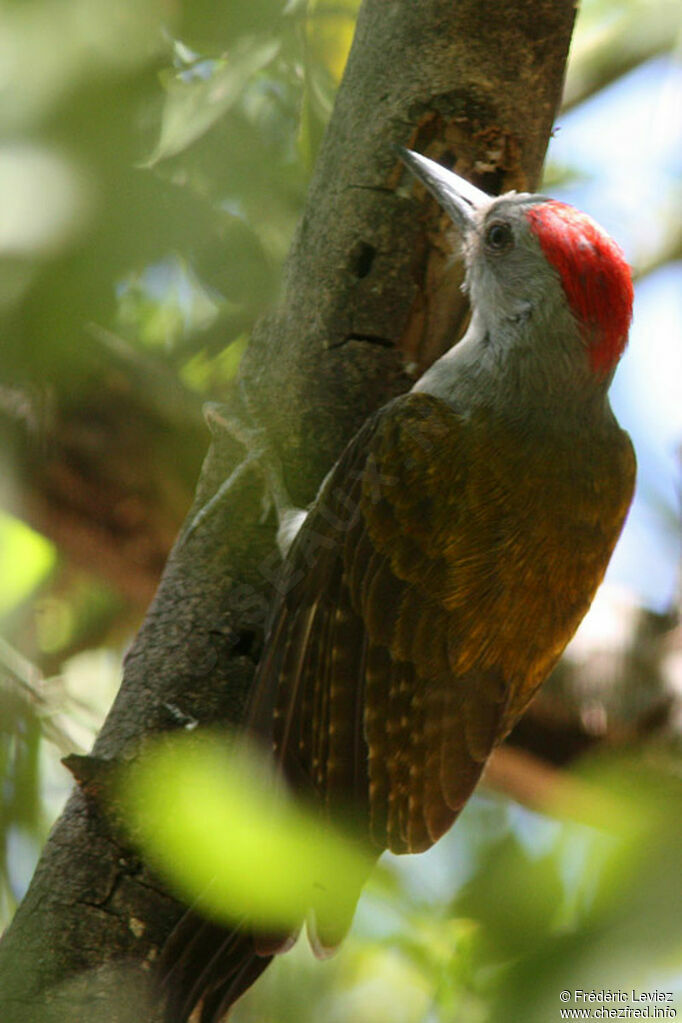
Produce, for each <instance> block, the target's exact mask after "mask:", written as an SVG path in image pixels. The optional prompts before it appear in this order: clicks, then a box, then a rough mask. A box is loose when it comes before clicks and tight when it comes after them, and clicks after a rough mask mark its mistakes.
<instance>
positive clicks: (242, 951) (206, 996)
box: [158, 910, 272, 1023]
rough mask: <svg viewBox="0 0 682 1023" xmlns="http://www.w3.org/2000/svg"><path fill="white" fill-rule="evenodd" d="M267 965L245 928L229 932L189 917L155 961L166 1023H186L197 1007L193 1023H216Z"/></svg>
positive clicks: (269, 956)
mask: <svg viewBox="0 0 682 1023" xmlns="http://www.w3.org/2000/svg"><path fill="white" fill-rule="evenodd" d="M271 960H272V954H266V955H263V954H262V953H261V952H259V951H257V948H256V943H255V940H254V936H253V935H252V933H251V931H250V929H249V928H248V927H245V926H243V925H237V926H235V927H234V928H232V929H227V928H225V927H223V926H221V925H220V924H217V923H212V922H211V921H208V920H205V919H204V918H202V917H200V916H199V915H198V914H197V913H195V912H193V911H192V910H190V911H188V912H187V913H185V914H184V916H183V917H182V919H181V920H180V922H179V923H178V925H177V927H176V928H175V930H174V931H173V933H172V934H171V936H170V938H169V939H168V941H167V942H166V945H165V947H164V950H163V954H162V956H161V959H160V961H159V972H158V975H159V977H160V981H161V989H162V997H163V999H164V1002H165V1016H164V1020H165V1023H187V1021H188V1020H189V1018H190V1016H191V1015H192V1013H193V1012H194V1010H195V1008H196V1007H197V1005H199V1004H200V1005H201V1008H200V1010H199V1015H198V1016H195V1017H193V1018H194V1019H196V1020H197V1023H219V1021H221V1020H222V1019H223V1018H224V1017H225V1014H226V1013H227V1011H228V1009H229V1008H230V1006H231V1005H233V1004H234V1002H236V1001H237V999H238V998H239V997H240V996H241V995H242V994H244V992H245V991H246V990H247V989H248V988H249V987H250V986H251V985H252V984H253V983H254V981H255V980H256V979H257V978H258V977H259V976H260V974H261V973H262V972H263V970H265V968H266V967H267V966H268V964H269V963H270V961H271Z"/></svg>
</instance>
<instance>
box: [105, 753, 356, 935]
mask: <svg viewBox="0 0 682 1023" xmlns="http://www.w3.org/2000/svg"><path fill="white" fill-rule="evenodd" d="M183 740H184V741H183ZM230 745H231V744H230V740H229V739H228V738H227V737H223V738H220V737H212V738H209V737H207V736H205V735H204V736H200V737H198V738H193V737H189V736H183V737H181V738H180V739H176V740H175V741H165V742H163V743H160V744H159V745H157V746H155V747H152V748H150V749H149V750H148V752H146V753H145V754H144V755H143V756H142V757H141V759H140V760H139V761H138V762H136V763H135V765H134V766H132V767H130V768H129V770H128V771H127V772H126V776H125V779H124V783H123V785H122V787H121V794H122V800H123V804H124V807H126V808H127V814H128V817H129V821H130V827H131V831H132V833H133V836H134V838H135V840H136V841H137V842H138V843H139V844H140V845H141V847H142V849H143V851H144V852H145V853H146V854H147V856H148V857H149V860H150V862H151V863H153V864H154V865H155V867H156V868H157V869H158V870H159V871H160V872H161V873H162V874H163V875H164V876H165V877H167V878H168V880H169V881H170V882H171V884H172V885H173V886H174V887H175V888H176V889H177V891H178V892H179V893H181V894H182V895H183V896H184V897H185V898H187V899H189V900H191V901H192V902H194V901H195V900H198V901H199V903H200V905H201V907H202V910H203V911H205V912H206V913H208V914H209V915H211V916H213V917H215V918H217V919H219V920H221V921H225V922H230V921H236V920H239V919H241V918H242V917H244V916H246V917H248V918H249V919H250V920H251V921H254V922H256V923H257V924H260V925H261V926H263V927H266V928H275V929H282V930H285V931H286V930H290V929H295V928H297V927H298V926H299V925H300V923H301V922H302V920H303V919H304V918H305V916H306V914H307V911H308V909H309V908H310V907H311V906H315V907H316V909H317V912H318V914H320V915H321V916H322V917H323V919H324V920H325V922H327V923H329V922H330V921H331V924H330V926H333V924H334V919H335V917H336V918H338V923H339V927H342V926H344V925H345V923H346V922H347V920H348V918H349V916H352V910H353V907H354V903H355V898H356V896H357V894H358V892H359V889H360V887H361V885H362V884H363V883H364V880H365V878H366V876H367V873H368V862H367V860H366V859H365V857H364V855H363V854H362V853H361V852H360V851H359V849H358V848H357V847H356V846H355V845H354V844H353V843H351V842H350V841H348V840H345V839H343V838H341V837H340V836H339V835H338V834H335V833H334V832H333V831H332V830H331V829H330V828H328V827H327V826H326V825H325V824H324V823H323V821H321V820H320V819H319V818H318V817H316V816H313V815H312V814H310V813H307V812H306V811H304V810H303V809H302V808H301V807H300V806H297V805H296V804H295V803H294V802H293V801H292V800H291V799H290V798H289V797H288V796H287V795H286V793H285V792H284V791H283V789H282V786H281V784H280V783H277V782H275V780H274V779H273V777H272V775H271V774H270V772H269V771H268V770H267V769H265V768H264V766H263V763H262V756H261V762H259V761H258V759H257V754H255V753H254V751H253V750H246V749H245V748H244V747H242V746H236V745H234V744H232V747H231V748H230Z"/></svg>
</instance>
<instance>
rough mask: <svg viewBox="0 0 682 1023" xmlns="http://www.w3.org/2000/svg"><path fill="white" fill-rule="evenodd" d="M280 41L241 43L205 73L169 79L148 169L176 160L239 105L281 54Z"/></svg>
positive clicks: (263, 40) (250, 39)
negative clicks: (248, 87) (243, 94)
mask: <svg viewBox="0 0 682 1023" xmlns="http://www.w3.org/2000/svg"><path fill="white" fill-rule="evenodd" d="M279 48H280V43H279V40H277V39H260V38H246V39H240V40H239V42H238V43H237V44H236V45H235V47H234V49H233V50H232V51H231V52H230V53H229V55H228V56H227V57H224V58H222V59H221V60H218V61H215V62H212V64H211V65H210V66H208V65H207V66H206V69H205V73H201V74H195V75H190V74H189V73H188V72H183V73H181V74H177V73H173V74H172V75H169V76H167V79H166V92H167V97H166V102H165V105H164V110H163V115H162V118H161V134H160V137H159V141H158V143H157V144H156V146H155V148H154V151H153V152H152V154H151V156H150V157H149V160H148V161H147V163H146V166H148V167H153V166H154V165H155V164H156V163H158V162H159V161H160V160H164V159H167V158H168V157H169V156H176V155H177V154H178V153H181V152H182V151H183V150H184V149H186V148H187V147H188V146H190V145H191V144H192V143H193V142H195V141H196V140H197V139H198V138H201V136H202V135H203V134H204V133H205V132H206V131H208V130H209V128H211V127H212V126H213V125H214V124H215V122H216V121H217V120H219V118H221V117H223V116H224V115H225V114H226V113H227V111H228V110H229V109H230V108H231V107H232V106H234V104H235V103H236V102H237V101H238V99H239V96H240V93H241V92H242V90H243V89H244V87H245V86H246V84H247V83H248V82H250V81H251V80H252V79H253V77H254V75H256V74H257V72H258V71H260V70H261V69H262V68H264V67H266V66H267V65H268V64H270V63H271V62H272V61H273V60H274V58H275V57H276V55H277V53H278V52H279Z"/></svg>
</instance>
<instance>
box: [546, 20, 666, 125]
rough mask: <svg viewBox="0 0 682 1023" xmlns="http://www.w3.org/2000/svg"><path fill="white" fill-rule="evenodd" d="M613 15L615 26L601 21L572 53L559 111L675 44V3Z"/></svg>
mask: <svg viewBox="0 0 682 1023" xmlns="http://www.w3.org/2000/svg"><path fill="white" fill-rule="evenodd" d="M615 13H616V17H617V20H616V24H615V25H614V24H613V22H612V20H607V19H605V22H604V25H603V27H601V29H599V30H595V31H594V32H592V33H591V34H589V33H584V39H585V42H584V43H583V45H582V46H581V47H580V48H574V49H573V50H572V52H571V61H570V64H569V70H568V75H567V78H566V86H565V88H564V95H563V101H562V112H564V113H565V112H566V111H567V110H570V109H571V108H572V107H575V106H578V105H579V104H580V103H584V102H585V101H586V100H588V99H589V98H590V97H591V96H594V95H595V93H597V92H600V91H601V90H602V89H604V88H606V86H607V85H610V84H611V83H612V82H615V81H616V80H617V79H619V78H622V76H623V75H625V74H627V73H628V72H629V71H632V70H634V68H636V67H639V65H640V64H644V63H646V61H648V60H652V59H653V58H654V57H659V56H661V55H662V54H664V53H671V52H673V51H674V50H675V48H676V46H677V45H678V39H679V29H680V11H679V5H678V4H677V3H676V2H675V0H672V2H671V0H657V2H655V3H648V4H647V5H646V9H645V10H644V11H643V10H642V7H641V6H640V5H639V4H637V3H632V4H629V5H625V6H624V7H623V6H622V5H620V6H619V7H618V8H617V10H616V11H615Z"/></svg>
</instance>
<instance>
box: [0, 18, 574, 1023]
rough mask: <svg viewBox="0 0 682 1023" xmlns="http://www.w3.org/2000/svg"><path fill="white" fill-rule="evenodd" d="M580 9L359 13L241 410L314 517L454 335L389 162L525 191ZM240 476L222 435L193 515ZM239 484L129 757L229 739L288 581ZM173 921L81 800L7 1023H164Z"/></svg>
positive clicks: (141, 670)
mask: <svg viewBox="0 0 682 1023" xmlns="http://www.w3.org/2000/svg"><path fill="white" fill-rule="evenodd" d="M574 15H575V9H574V3H573V0H545V2H538V0H509V2H507V3H504V4H503V3H499V0H495V2H493V0H460V2H458V3H450V2H448V3H446V2H444V0H420V3H414V2H413V0H394V2H392V3H390V2H387V0H366V2H365V3H364V5H363V7H362V9H361V12H360V15H359V19H358V25H357V31H356V36H355V40H354V43H353V48H352V51H351V54H350V58H349V62H348V67H347V70H346V74H345V77H344V81H343V84H342V86H341V89H340V91H339V95H338V99H337V103H336V106H335V110H334V113H333V116H332V120H331V122H330V125H329V128H328V130H327V133H326V136H325V139H324V142H323V144H322V147H321V151H320V154H319V159H318V163H317V168H316V171H315V174H314V178H313V181H312V184H311V187H310V192H309V196H308V201H307V205H306V209H305V213H304V215H303V218H302V221H301V224H300V226H299V229H298V232H297V235H296V239H295V242H294V245H293V248H292V251H291V254H290V258H289V260H288V265H287V272H286V278H285V284H284V288H283V292H282V296H281V300H280V302H279V304H278V305H277V307H276V308H275V309H274V310H273V312H272V313H271V314H270V315H269V316H268V317H267V318H265V319H264V320H263V321H262V322H261V323H260V325H259V327H258V329H257V331H256V333H255V336H254V338H253V341H252V343H251V345H250V348H249V350H248V353H247V355H246V358H245V361H244V366H243V372H242V379H241V389H240V393H239V395H235V401H236V402H237V401H238V402H241V401H243V400H244V398H246V400H247V401H248V403H249V405H250V408H251V410H252V413H253V414H254V415H255V416H256V417H257V419H258V420H259V421H260V423H262V424H263V425H265V426H266V428H267V431H268V436H269V439H270V442H271V444H272V445H273V446H274V448H275V449H276V450H277V451H278V453H279V455H280V457H281V459H282V463H283V466H284V470H285V476H286V481H287V483H288V486H289V489H290V492H291V493H292V496H293V497H294V499H295V500H296V501H297V502H298V503H301V504H304V503H306V502H308V501H310V500H311V499H312V497H313V496H314V493H315V490H316V488H317V486H318V484H319V482H320V480H321V478H322V476H323V475H324V473H325V472H326V471H327V470H328V468H329V466H330V465H331V464H332V463H333V461H334V459H335V458H336V457H337V456H338V454H339V452H340V451H341V449H342V448H343V446H344V444H345V443H346V442H347V440H348V439H349V438H350V436H351V435H352V433H353V432H354V431H355V430H356V429H357V428H358V427H359V425H360V424H361V423H362V421H363V420H364V418H365V417H366V416H367V415H368V414H369V413H370V412H371V411H372V410H374V409H375V408H377V407H378V406H380V405H381V404H383V403H384V402H386V401H387V400H388V399H390V398H391V397H393V396H395V395H396V394H398V393H400V392H402V391H404V390H406V389H407V388H408V387H409V386H410V383H411V381H412V379H413V377H414V376H415V375H417V374H418V373H419V372H420V371H421V370H422V369H423V368H424V367H425V366H426V365H427V364H428V363H429V362H430V361H432V360H433V359H434V358H435V357H436V356H437V355H438V354H440V352H441V351H443V350H444V349H445V348H446V347H448V346H449V345H450V344H451V343H452V342H453V341H454V340H455V339H456V337H457V336H458V334H459V333H460V332H461V329H462V325H463V323H464V320H465V318H466V307H465V305H464V302H463V299H462V298H461V295H460V292H459V281H460V276H459V275H460V271H459V269H458V268H457V266H456V265H453V264H452V260H451V257H450V243H449V240H448V238H447V237H446V229H445V225H444V224H443V223H442V220H441V218H440V215H439V214H438V212H437V210H436V209H435V207H434V205H433V204H432V203H431V201H430V200H429V199H428V198H427V197H426V195H425V194H424V193H423V191H421V190H419V189H417V194H416V196H413V195H412V194H411V185H410V184H409V183H408V181H407V175H406V174H405V173H404V172H403V170H402V168H401V165H400V164H399V161H398V160H397V157H396V156H395V154H394V152H393V151H392V150H391V148H390V144H391V143H400V144H403V145H409V146H412V147H414V148H418V149H420V150H421V151H423V152H427V153H428V154H429V155H431V156H433V157H434V158H436V159H440V160H442V161H443V162H447V163H448V164H450V165H451V166H452V165H454V166H455V167H456V169H457V170H458V171H459V172H460V173H464V174H466V175H468V176H470V177H471V178H472V179H473V180H474V181H475V182H476V183H477V184H479V185H480V186H482V187H484V188H486V189H488V190H489V191H501V190H505V189H508V188H517V189H532V188H533V187H534V186H535V185H536V184H537V182H538V179H539V175H540V171H541V166H542V160H543V157H544V153H545V148H546V145H547V140H548V137H549V132H550V130H551V127H552V122H553V117H554V113H555V111H556V110H557V108H558V104H559V100H560V96H561V87H562V81H563V74H564V66H565V61H566V55H567V52H568V45H569V40H570V35H571V30H572V26H573V20H574ZM242 457H243V451H242V449H241V448H240V446H239V444H238V443H237V442H236V441H235V440H234V439H233V438H231V437H230V436H229V435H227V434H224V433H217V434H216V436H214V438H213V443H212V445H211V448H210V451H209V454H208V456H207V458H206V461H205V464H204V468H203V471H202V475H201V479H200V483H199V487H198V490H197V496H196V500H195V505H194V509H193V512H191V513H190V518H191V516H192V515H193V514H196V512H197V510H198V509H199V508H201V507H202V506H204V505H205V503H206V501H207V500H208V499H209V498H210V496H211V495H212V494H214V493H215V491H216V489H217V487H218V486H219V485H220V483H221V481H223V480H224V479H226V478H227V477H228V476H229V474H230V473H231V472H232V471H233V469H234V468H235V466H236V465H237V464H238V463H239V461H240V459H241V458H242ZM261 496H262V485H261V481H260V478H259V475H258V471H257V470H256V469H251V468H249V469H247V470H246V471H245V472H244V473H243V474H242V475H241V476H240V478H239V480H238V481H237V483H236V484H235V486H234V487H232V488H231V489H230V491H229V493H228V494H227V496H226V497H225V499H224V500H222V501H221V502H220V503H219V505H218V506H217V507H216V508H215V509H214V510H213V512H212V513H211V514H210V515H208V516H206V517H205V518H204V519H203V521H202V523H201V525H200V526H198V527H197V528H196V529H195V530H194V531H193V532H192V533H191V535H189V536H188V537H187V538H186V539H185V540H183V537H182V535H181V537H180V539H179V541H178V542H177V543H176V545H175V547H174V549H173V551H172V553H171V556H170V558H169V561H168V563H167V566H166V569H165V571H164V574H163V578H162V581H161V584H160V586H159V589H158V592H157V594H156V596H155V598H154V600H153V602H152V604H151V607H150V609H149V612H148V614H147V617H146V619H145V622H144V624H143V626H142V628H141V630H140V632H139V634H138V636H137V638H136V640H135V643H134V645H133V647H132V649H131V650H130V652H129V654H128V656H127V658H126V662H125V673H124V681H123V684H122V687H121V690H120V693H119V695H118V697H117V699H116V701H115V703H114V706H113V707H112V710H111V712H110V714H109V716H108V718H107V720H106V723H105V725H104V727H103V729H102V732H101V734H100V736H99V738H98V740H97V743H96V745H95V750H94V752H95V753H96V754H97V755H98V756H100V757H113V758H121V757H122V756H129V755H131V753H133V752H134V751H135V750H136V749H137V748H138V747H139V744H140V743H141V741H142V740H143V739H144V738H145V737H146V736H148V735H150V734H152V733H154V732H157V731H160V730H164V729H168V728H172V727H177V725H178V721H181V720H182V715H187V716H188V717H191V718H195V719H198V720H199V721H200V722H201V723H202V724H208V723H216V722H220V723H225V724H227V723H239V721H240V719H241V715H242V713H243V708H244V705H245V701H246V698H247V694H248V690H249V685H250V682H251V679H252V676H253V671H254V666H255V663H256V661H257V658H258V654H259V648H260V645H261V642H262V630H263V625H264V622H265V617H266V613H267V605H268V601H269V597H270V594H271V592H272V582H273V578H274V573H275V571H276V567H277V555H276V553H275V546H274V523H273V520H272V517H270V518H269V519H268V520H267V521H265V522H263V521H261V520H262V507H261ZM181 912H182V907H181V905H180V904H179V903H178V902H177V901H176V900H175V899H173V898H172V897H171V896H170V895H169V894H168V893H167V892H166V891H164V889H163V886H162V885H161V884H160V883H159V882H158V881H157V880H155V879H154V878H153V877H152V876H151V874H150V873H149V872H148V871H147V869H146V868H145V866H144V864H143V863H141V862H140V861H139V859H138V858H137V857H136V856H135V855H134V854H132V853H131V852H130V851H129V850H127V849H125V848H124V847H123V846H122V845H121V844H120V842H119V841H118V840H117V839H116V837H115V836H114V835H113V834H112V832H111V829H110V828H109V826H108V825H107V823H106V821H105V820H104V819H103V818H102V817H101V816H100V814H99V812H98V811H97V809H96V808H95V806H94V805H93V803H92V802H91V801H90V800H88V798H87V797H86V796H85V795H84V794H83V792H82V791H81V790H80V789H78V788H77V789H76V790H75V791H74V793H73V795H72V797H71V799H70V800H69V802H68V805H67V807H66V809H65V811H64V813H63V815H62V817H61V818H60V820H59V821H58V822H57V824H56V825H55V828H54V829H53V832H52V834H51V836H50V839H49V841H48V843H47V846H46V848H45V851H44V854H43V856H42V859H41V861H40V864H39V866H38V869H37V871H36V874H35V877H34V879H33V882H32V884H31V887H30V890H29V892H28V894H27V896H26V898H25V899H24V901H23V903H22V905H21V907H20V908H19V911H18V912H17V915H16V918H15V920H14V922H13V924H12V925H11V927H10V928H9V930H8V932H7V934H6V935H5V938H4V940H3V942H2V945H0V1018H1V1019H2V1020H6V1021H7V1023H29V1021H30V1023H36V1021H37V1020H40V1021H43V1020H45V1021H50V1023H53V1021H54V1023H56V1021H62V1020H68V1021H69V1023H73V1021H86V1020H87V1021H94V1020H103V1019H106V1020H108V1021H109V1020H110V1021H126V1023H128V1021H131V1023H132V1021H133V1020H135V1021H138V1020H140V1019H148V1018H152V1017H153V1015H154V1010H153V1008H152V1006H151V1004H146V999H148V998H150V997H152V996H150V994H149V988H148V984H147V979H148V977H149V975H150V972H151V968H152V964H153V961H154V959H155V958H156V956H157V955H158V950H159V948H160V947H161V946H162V944H163V942H164V940H165V939H166V937H167V936H168V934H169V931H170V929H171V928H172V926H173V924H174V923H175V921H176V920H177V919H178V917H179V915H180V913H181Z"/></svg>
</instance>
